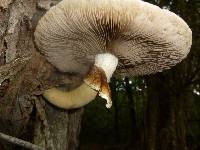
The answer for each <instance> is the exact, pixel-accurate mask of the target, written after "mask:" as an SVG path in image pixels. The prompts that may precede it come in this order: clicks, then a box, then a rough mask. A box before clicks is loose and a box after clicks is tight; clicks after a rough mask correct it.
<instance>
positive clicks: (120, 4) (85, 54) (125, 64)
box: [35, 0, 192, 109]
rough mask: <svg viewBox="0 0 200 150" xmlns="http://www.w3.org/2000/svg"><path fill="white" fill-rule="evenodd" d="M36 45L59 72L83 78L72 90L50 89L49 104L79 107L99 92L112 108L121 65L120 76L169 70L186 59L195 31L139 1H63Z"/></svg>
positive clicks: (40, 26)
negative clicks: (114, 82)
mask: <svg viewBox="0 0 200 150" xmlns="http://www.w3.org/2000/svg"><path fill="white" fill-rule="evenodd" d="M35 42H36V44H37V47H38V49H39V50H40V52H41V53H42V54H43V55H45V56H46V58H47V60H48V61H49V62H50V63H51V64H52V65H53V66H55V67H56V68H57V69H58V70H59V71H61V72H70V73H78V74H80V75H82V76H84V81H83V83H82V84H81V85H80V86H79V87H78V88H76V89H74V90H72V91H67V92H64V91H61V90H59V89H57V88H52V89H48V90H46V91H45V92H44V94H43V95H44V97H45V98H46V99H47V100H48V101H50V102H51V103H53V104H55V105H56V106H58V107H61V108H66V109H70V108H77V107H81V106H84V105H85V104H87V103H89V102H90V101H91V100H93V99H94V98H95V96H96V95H97V94H98V93H99V95H100V96H101V97H103V98H105V99H106V100H107V105H106V106H107V107H108V108H109V107H110V106H111V104H112V102H111V97H110V89H109V85H108V82H109V81H110V78H111V76H112V74H113V72H114V71H115V69H116V67H117V64H118V62H119V64H120V65H119V66H118V67H117V69H116V72H117V73H120V74H127V72H128V73H129V74H131V75H144V74H150V73H156V72H160V71H162V70H164V69H168V68H170V67H172V66H174V65H175V64H177V63H179V62H180V61H181V60H182V59H184V58H185V57H186V56H187V54H188V52H189V50H190V47H191V44H192V32H191V30H190V28H189V27H188V25H187V24H186V23H185V22H184V21H183V20H182V19H181V18H180V17H179V16H177V15H175V14H174V13H172V12H170V11H168V10H164V9H161V8H159V7H157V6H154V5H152V4H149V3H146V2H143V1H141V0H123V1H122V0H63V1H61V2H60V3H59V4H57V5H56V6H53V7H52V8H51V9H50V10H49V11H48V12H47V13H46V14H45V15H44V16H43V17H42V18H41V20H40V21H39V23H38V25H37V28H36V31H35ZM91 66H93V67H91Z"/></svg>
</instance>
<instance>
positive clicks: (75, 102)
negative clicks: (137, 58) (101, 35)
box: [43, 53, 118, 109]
mask: <svg viewBox="0 0 200 150" xmlns="http://www.w3.org/2000/svg"><path fill="white" fill-rule="evenodd" d="M117 64H118V59H117V58H116V57H115V56H113V55H112V54H109V53H106V54H98V55H97V56H96V58H95V64H94V66H93V68H92V69H91V70H90V72H89V73H88V75H87V76H86V77H85V78H84V82H83V83H82V84H81V85H80V86H79V87H78V88H76V89H74V90H72V91H67V92H66V91H62V90H59V89H57V88H52V89H48V90H46V91H45V92H44V93H43V96H44V97H45V98H46V99H47V100H48V101H49V102H50V103H52V104H54V105H56V106H58V107H60V108H65V109H73V108H79V107H82V106H84V105H86V104H88V103H89V102H90V101H92V100H93V99H94V98H95V97H96V95H97V93H99V96H101V97H102V98H104V99H106V101H107V104H106V107H107V108H110V107H111V106H112V100H111V92H110V87H109V84H108V82H109V81H110V78H111V77H112V74H113V72H114V71H115V69H116V67H117Z"/></svg>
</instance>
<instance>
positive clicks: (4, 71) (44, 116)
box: [0, 0, 82, 150]
mask: <svg viewBox="0 0 200 150" xmlns="http://www.w3.org/2000/svg"><path fill="white" fill-rule="evenodd" d="M58 1H59V0H0V131H1V132H3V133H7V134H9V135H12V136H16V137H20V138H23V139H26V140H27V139H28V140H29V141H31V142H34V143H35V144H37V145H40V146H43V147H44V148H46V149H52V150H66V149H69V150H73V149H77V147H78V140H77V137H78V135H79V132H80V120H81V114H82V110H74V111H70V112H68V111H66V110H61V109H58V108H56V107H54V106H52V105H50V104H48V103H46V102H45V101H44V99H43V98H42V96H40V94H41V93H42V91H43V90H45V89H47V88H50V87H52V86H56V85H65V87H67V88H73V87H74V86H77V85H78V84H79V83H80V79H81V77H79V76H74V75H73V76H72V75H70V74H62V73H60V72H58V71H57V70H55V68H54V67H53V66H52V65H51V64H49V63H48V62H47V61H46V59H45V58H44V57H43V56H42V55H41V54H40V53H39V52H38V51H37V50H36V47H35V45H34V37H33V33H34V29H35V26H36V24H37V21H38V19H40V17H41V16H42V15H43V14H44V13H45V11H47V10H48V9H49V8H50V7H51V6H53V5H55V4H56V3H57V2H58ZM15 148H16V147H14V146H13V145H11V144H9V143H6V142H5V141H1V140H0V149H1V150H7V149H15Z"/></svg>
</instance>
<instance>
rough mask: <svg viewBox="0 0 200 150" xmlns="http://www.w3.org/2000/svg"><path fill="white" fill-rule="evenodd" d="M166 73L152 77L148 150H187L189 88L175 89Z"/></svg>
mask: <svg viewBox="0 0 200 150" xmlns="http://www.w3.org/2000/svg"><path fill="white" fill-rule="evenodd" d="M170 89H172V88H170V86H169V83H167V82H166V77H165V76H164V75H163V74H159V75H155V76H154V77H151V79H148V102H147V103H148V104H147V111H146V122H147V125H146V132H147V135H146V144H145V145H146V149H147V150H177V149H181V150H187V144H186V119H187V115H188V114H187V113H186V112H187V109H188V105H189V103H190V102H189V98H188V95H187V92H186V91H185V92H184V91H180V93H179V92H178V93H176V94H175V93H173V94H172V93H171V91H170Z"/></svg>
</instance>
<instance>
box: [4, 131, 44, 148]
mask: <svg viewBox="0 0 200 150" xmlns="http://www.w3.org/2000/svg"><path fill="white" fill-rule="evenodd" d="M0 138H1V139H4V140H6V141H8V142H10V143H13V144H16V145H19V146H22V147H25V148H28V149H32V150H45V149H44V148H42V147H40V146H38V145H35V144H32V143H30V142H27V141H24V140H21V139H18V138H16V137H12V136H9V135H6V134H4V133H1V132H0Z"/></svg>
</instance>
